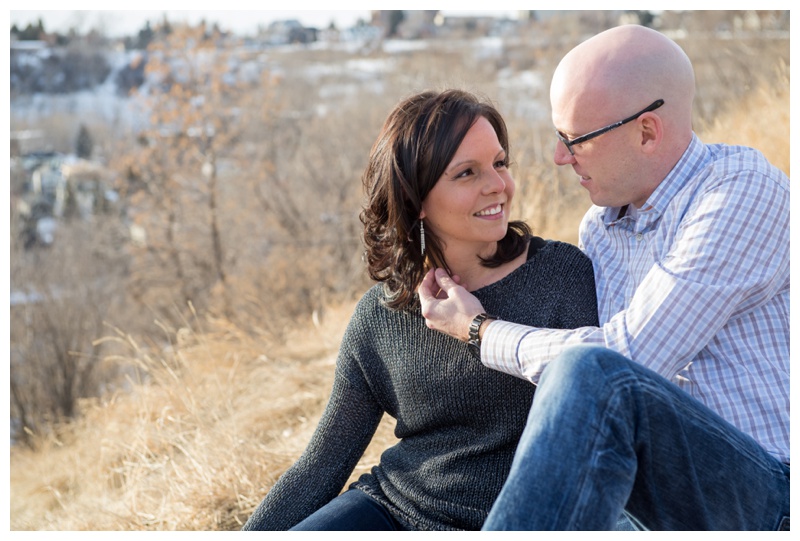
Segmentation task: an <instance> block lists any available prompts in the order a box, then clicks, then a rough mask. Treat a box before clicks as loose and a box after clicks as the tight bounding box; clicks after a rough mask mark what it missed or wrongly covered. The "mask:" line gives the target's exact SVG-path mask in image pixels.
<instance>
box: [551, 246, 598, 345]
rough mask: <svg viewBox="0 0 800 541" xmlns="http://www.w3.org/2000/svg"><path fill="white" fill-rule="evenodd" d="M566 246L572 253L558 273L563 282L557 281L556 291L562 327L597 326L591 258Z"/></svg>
mask: <svg viewBox="0 0 800 541" xmlns="http://www.w3.org/2000/svg"><path fill="white" fill-rule="evenodd" d="M564 246H565V247H566V248H567V249H568V250H569V252H568V254H569V255H568V257H566V258H565V264H564V268H563V270H562V272H561V273H559V276H560V278H559V279H560V282H559V283H558V284H555V291H558V292H559V295H561V297H562V298H561V299H560V301H559V303H558V307H559V314H558V315H559V323H560V326H559V328H562V329H578V328H581V327H597V326H599V325H600V323H599V319H598V315H597V289H596V287H595V281H594V271H593V269H592V261H591V260H590V259H589V258H588V257H587V256H586V255H585V254H584V253H583V252H581V251H580V250H579V249H578V248H576V247H573V246H571V245H569V244H564Z"/></svg>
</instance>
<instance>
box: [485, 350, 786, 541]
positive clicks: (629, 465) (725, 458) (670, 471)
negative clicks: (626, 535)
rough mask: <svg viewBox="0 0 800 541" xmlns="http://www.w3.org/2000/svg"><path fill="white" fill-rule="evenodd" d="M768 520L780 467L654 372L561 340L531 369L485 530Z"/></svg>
mask: <svg viewBox="0 0 800 541" xmlns="http://www.w3.org/2000/svg"><path fill="white" fill-rule="evenodd" d="M623 508H625V509H626V511H627V512H628V513H629V514H630V515H632V516H633V517H634V518H635V519H636V520H637V521H638V522H639V523H640V524H641V525H642V526H644V527H646V528H648V529H652V530H720V529H724V530H775V529H778V527H779V525H780V523H781V519H782V518H783V517H784V516H787V517H788V515H789V468H788V466H785V465H783V464H781V463H780V462H779V461H778V460H776V459H775V458H773V457H772V456H770V455H769V454H768V453H766V452H765V451H764V450H763V449H762V448H761V446H759V445H758V444H757V443H756V442H755V441H754V440H753V439H752V438H750V437H748V436H746V435H744V434H742V433H741V432H740V431H738V430H737V429H736V428H734V427H733V426H732V425H730V424H728V423H727V422H726V421H724V420H723V419H722V418H720V417H719V416H718V415H716V414H715V413H713V412H712V411H711V410H709V409H708V408H706V407H705V406H703V405H702V404H701V403H699V402H698V401H696V400H694V399H693V398H691V397H690V396H689V395H688V394H686V393H685V392H683V391H681V390H680V389H679V388H678V387H677V386H675V385H673V384H672V383H670V382H669V381H667V380H666V379H664V378H662V377H660V376H658V375H657V374H655V373H654V372H652V371H650V370H647V369H645V368H644V367H642V366H640V365H639V364H637V363H634V362H632V361H630V360H628V359H626V358H625V357H622V356H621V355H619V354H617V353H614V352H612V351H610V350H607V349H603V348H596V347H584V346H581V347H577V348H572V349H570V350H568V351H566V352H565V353H564V354H562V355H561V356H560V357H559V358H557V359H555V360H554V361H553V362H551V363H550V365H549V366H548V367H547V369H546V370H545V371H544V373H543V374H542V378H541V380H540V382H539V386H538V388H537V390H536V394H535V395H534V399H533V405H532V407H531V412H530V416H529V417H528V424H527V426H526V427H525V431H524V432H523V435H522V438H521V439H520V443H519V446H518V448H517V453H516V455H515V457H514V463H513V465H512V467H511V472H510V474H509V477H508V480H507V481H506V484H505V486H504V487H503V490H502V491H501V493H500V496H499V497H498V499H497V501H496V502H495V504H494V506H493V507H492V511H491V512H490V514H489V517H488V519H487V520H486V523H485V524H484V529H487V530H499V529H508V530H610V529H612V528H613V527H614V524H615V522H616V521H617V519H618V517H619V516H620V514H621V512H622V510H623Z"/></svg>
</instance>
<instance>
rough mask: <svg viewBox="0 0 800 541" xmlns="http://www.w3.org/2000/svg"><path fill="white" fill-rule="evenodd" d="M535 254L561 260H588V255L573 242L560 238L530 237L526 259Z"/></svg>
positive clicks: (543, 257)
mask: <svg viewBox="0 0 800 541" xmlns="http://www.w3.org/2000/svg"><path fill="white" fill-rule="evenodd" d="M534 249H535V251H534ZM537 256H539V257H540V258H542V259H549V260H552V261H562V262H569V261H575V260H585V261H588V260H589V258H588V256H587V255H586V254H585V253H583V251H582V250H581V249H580V248H578V247H577V246H575V245H574V244H571V243H569V242H565V241H561V240H554V239H542V238H540V237H532V238H531V249H530V251H529V252H528V259H533V258H535V257H537Z"/></svg>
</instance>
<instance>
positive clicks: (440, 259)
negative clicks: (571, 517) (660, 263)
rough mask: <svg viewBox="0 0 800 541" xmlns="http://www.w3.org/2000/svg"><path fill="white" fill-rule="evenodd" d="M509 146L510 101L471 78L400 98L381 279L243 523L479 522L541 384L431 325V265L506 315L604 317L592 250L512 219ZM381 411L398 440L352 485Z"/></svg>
mask: <svg viewBox="0 0 800 541" xmlns="http://www.w3.org/2000/svg"><path fill="white" fill-rule="evenodd" d="M508 152H509V146H508V137H507V132H506V127H505V123H504V121H503V119H502V117H501V116H500V114H499V113H498V112H497V111H496V110H495V108H494V107H492V106H491V105H490V104H488V103H485V102H482V101H480V100H478V99H477V98H475V97H474V96H473V95H471V94H468V93H466V92H463V91H458V90H448V91H444V92H430V91H428V92H422V93H420V94H417V95H414V96H412V97H410V98H408V99H406V100H404V101H403V102H401V103H400V104H398V105H397V107H396V108H395V109H394V110H393V111H392V112H391V114H390V115H389V117H388V118H387V120H386V122H385V124H384V126H383V129H382V131H381V133H380V136H379V137H378V140H377V141H376V142H375V144H374V145H373V147H372V151H371V153H370V157H369V163H368V165H367V168H366V171H365V173H364V175H363V181H364V187H365V190H366V194H367V197H368V204H367V206H366V208H365V209H364V210H363V211H362V213H361V221H362V222H363V223H364V241H365V244H366V248H367V251H366V259H367V263H368V267H369V273H370V276H371V277H372V278H373V279H374V280H376V281H377V282H379V283H378V284H377V285H375V286H374V287H372V288H371V289H370V290H369V291H368V292H367V293H366V295H364V297H363V298H362V299H361V301H360V302H359V304H358V305H357V307H356V309H355V312H354V314H353V316H352V319H351V320H350V323H349V326H348V328H347V330H346V332H345V334H344V337H343V339H342V344H341V349H340V352H339V357H338V361H337V366H336V375H335V380H334V384H333V391H332V393H331V397H330V401H329V402H328V405H327V407H326V409H325V412H324V413H323V415H322V418H321V420H320V422H319V426H318V427H317V429H316V431H315V433H314V435H313V436H312V438H311V442H310V443H309V445H308V447H307V448H306V450H305V452H304V453H303V455H302V456H301V457H300V459H299V460H298V461H297V463H295V464H294V465H293V466H292V467H291V468H290V469H289V470H288V471H287V472H286V473H285V474H284V475H283V476H282V477H281V478H280V479H279V480H278V482H277V483H276V484H275V486H274V487H273V488H272V490H270V492H269V494H267V496H266V497H265V498H264V500H263V501H262V502H261V504H260V505H259V506H258V508H257V509H256V510H255V512H254V513H253V515H252V516H251V517H250V519H249V520H248V522H247V524H245V526H244V529H287V528H292V529H299V530H383V529H388V530H478V529H480V527H481V525H482V524H483V521H484V519H485V518H486V516H487V514H488V512H489V509H490V508H491V505H492V503H493V501H494V499H495V497H496V496H497V494H498V493H499V491H500V488H501V487H502V484H503V481H504V480H505V478H506V476H507V474H508V471H509V469H510V467H511V460H512V457H513V454H514V449H515V447H516V444H517V442H518V439H519V437H520V434H521V433H522V430H523V428H524V426H525V420H526V417H527V414H528V410H529V408H530V405H531V400H532V398H533V391H534V386H533V385H531V384H530V383H528V382H526V381H523V380H521V379H517V378H514V377H511V376H508V375H506V374H502V373H500V372H497V371H495V370H491V369H488V368H485V367H484V366H483V365H481V363H480V361H479V360H478V359H476V358H475V356H474V355H473V354H472V353H471V352H470V350H469V348H468V346H467V345H466V344H464V343H463V342H460V341H458V340H455V339H453V338H450V337H448V336H445V335H444V334H442V333H438V332H435V331H432V330H430V329H428V328H427V327H426V326H425V322H424V320H423V318H422V316H421V313H420V309H419V302H418V300H417V297H416V289H417V287H418V286H419V284H420V283H421V281H422V279H423V277H424V275H425V272H426V271H427V270H428V269H429V268H430V267H431V266H437V267H443V268H445V269H447V270H448V271H449V272H450V273H451V274H453V275H457V276H458V277H459V279H460V282H461V284H462V285H464V286H465V287H467V289H469V290H470V291H472V292H474V294H475V295H476V296H477V297H478V298H479V299H480V300H481V302H482V303H483V306H484V307H485V308H486V309H487V310H488V311H489V312H490V313H491V314H492V315H493V316H497V317H499V318H501V319H506V320H509V321H516V322H520V323H525V324H527V325H534V326H540V327H555V328H574V327H580V326H584V325H597V308H596V298H595V288H594V278H593V275H592V265H591V263H590V262H589V260H588V259H587V258H586V257H585V256H584V255H583V254H582V253H581V252H580V251H579V250H578V249H577V248H575V247H574V246H571V245H569V244H565V243H561V242H554V241H548V242H545V241H542V240H541V239H538V238H536V237H532V236H531V234H530V230H529V228H528V227H527V225H526V224H524V223H522V222H509V217H508V214H509V209H510V208H511V201H512V199H513V197H514V188H515V186H514V180H513V179H512V178H511V175H510V173H509V170H508V163H509V158H508ZM384 413H387V414H389V415H391V416H392V417H394V418H395V419H397V426H396V429H395V435H396V436H397V437H398V438H399V440H400V441H399V443H397V444H396V445H394V446H393V447H391V448H389V449H387V450H386V451H385V452H384V453H383V454H382V456H381V459H380V463H379V464H378V465H377V466H375V467H374V468H373V469H372V471H371V473H367V474H364V475H362V476H361V477H360V479H359V480H358V481H357V482H355V483H353V484H352V485H351V486H350V488H349V490H347V491H346V492H344V493H343V494H341V495H339V493H340V491H341V490H342V488H343V486H344V483H345V482H346V481H347V479H348V477H349V476H350V474H351V473H352V471H353V468H354V467H355V466H356V464H357V462H358V460H359V459H360V458H361V456H362V454H363V452H364V450H365V449H366V447H367V445H368V444H369V442H370V440H371V438H372V436H373V434H374V432H375V429H376V428H377V426H378V423H379V421H380V419H381V416H382V415H383V414H384ZM337 495H338V496H337Z"/></svg>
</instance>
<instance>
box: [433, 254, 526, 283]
mask: <svg viewBox="0 0 800 541" xmlns="http://www.w3.org/2000/svg"><path fill="white" fill-rule="evenodd" d="M496 249H497V244H496V243H495V244H494V246H493V247H492V248H490V249H488V250H487V251H486V252H482V251H476V250H475V249H472V250H463V251H459V250H450V251H447V252H445V254H444V256H445V260H446V261H447V265H448V267H450V271H451V272H452V273H453V274H454V275H455V276H458V277H459V283H460V284H461V285H462V286H464V287H465V288H466V289H467V291H476V290H478V289H480V288H482V287H485V286H487V285H489V284H493V283H495V282H497V281H499V280H502V279H503V278H505V277H506V276H508V275H509V274H511V273H512V272H514V270H516V269H517V268H518V267H519V266H520V265H522V264H523V263H525V260H526V259H527V255H528V250H527V249H525V250H524V251H523V252H522V253H521V254H520V255H519V256H517V257H515V258H514V259H512V260H511V261H507V262H506V263H503V264H502V265H500V266H499V267H493V268H492V267H486V266H484V265H483V263H482V262H481V260H480V257H483V258H484V259H485V258H488V257H491V256H492V254H493V253H494V250H496Z"/></svg>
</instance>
